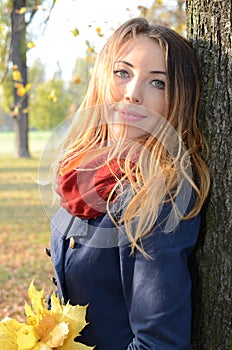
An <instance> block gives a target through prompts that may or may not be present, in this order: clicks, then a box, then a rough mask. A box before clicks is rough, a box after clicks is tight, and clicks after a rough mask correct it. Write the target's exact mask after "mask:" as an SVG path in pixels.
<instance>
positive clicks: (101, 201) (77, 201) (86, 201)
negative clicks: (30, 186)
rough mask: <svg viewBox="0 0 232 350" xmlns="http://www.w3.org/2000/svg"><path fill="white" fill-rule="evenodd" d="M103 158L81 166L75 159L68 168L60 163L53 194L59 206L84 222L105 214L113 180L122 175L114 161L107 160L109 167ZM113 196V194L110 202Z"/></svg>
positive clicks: (99, 157)
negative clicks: (57, 199)
mask: <svg viewBox="0 0 232 350" xmlns="http://www.w3.org/2000/svg"><path fill="white" fill-rule="evenodd" d="M106 159H107V155H106V154H104V155H101V156H97V157H96V158H95V159H94V160H91V161H90V162H88V163H87V164H84V165H81V166H79V164H78V163H79V161H78V159H77V160H76V161H75V160H74V161H72V162H70V164H69V165H68V166H67V165H65V162H64V164H63V167H61V171H60V172H59V174H58V177H57V188H56V192H57V194H58V195H59V196H60V204H61V206H62V207H63V208H65V209H66V210H67V211H68V212H70V213H71V214H73V215H75V216H78V217H80V218H85V219H90V218H95V217H97V216H100V215H102V214H104V213H106V207H107V199H108V197H109V194H110V192H111V191H112V190H113V188H114V186H115V184H116V181H117V179H116V177H118V178H121V177H122V176H123V175H124V173H123V172H122V170H121V168H120V167H119V164H118V160H117V159H113V160H110V161H109V165H108V164H105V162H106ZM101 164H102V166H101ZM114 174H115V175H116V177H115V175H114ZM116 196H117V195H116V193H114V194H113V196H112V201H113V200H114V199H115V198H116Z"/></svg>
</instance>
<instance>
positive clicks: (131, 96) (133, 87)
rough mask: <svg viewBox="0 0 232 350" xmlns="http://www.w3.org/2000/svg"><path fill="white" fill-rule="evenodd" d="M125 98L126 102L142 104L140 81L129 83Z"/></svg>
mask: <svg viewBox="0 0 232 350" xmlns="http://www.w3.org/2000/svg"><path fill="white" fill-rule="evenodd" d="M124 98H125V101H126V102H129V103H134V104H142V102H143V94H142V88H141V85H140V83H139V81H136V80H135V81H130V82H128V84H127V87H126V92H125V95H124Z"/></svg>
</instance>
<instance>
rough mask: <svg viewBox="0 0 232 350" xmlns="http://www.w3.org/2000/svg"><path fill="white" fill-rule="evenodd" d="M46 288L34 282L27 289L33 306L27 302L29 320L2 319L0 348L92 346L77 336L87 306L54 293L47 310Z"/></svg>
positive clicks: (25, 349) (28, 349)
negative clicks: (38, 288) (80, 341)
mask: <svg viewBox="0 0 232 350" xmlns="http://www.w3.org/2000/svg"><path fill="white" fill-rule="evenodd" d="M43 294H44V291H43V290H41V291H38V290H36V288H35V286H34V284H33V282H31V284H30V287H29V289H28V296H29V299H30V302H31V306H30V305H29V304H27V303H25V313H26V316H27V321H26V323H20V322H18V321H16V320H14V319H11V318H7V319H4V320H2V321H1V322H0V349H4V350H52V349H61V350H91V349H93V348H92V347H88V346H86V345H84V344H81V343H77V342H75V341H74V338H75V337H76V336H78V334H79V332H80V331H81V330H82V329H83V327H84V326H85V325H86V321H85V315H86V307H87V306H80V305H76V306H72V305H70V304H69V303H68V304H66V305H62V304H61V303H60V300H59V298H58V297H57V296H56V295H55V294H54V293H53V294H52V296H51V309H50V310H48V308H47V306H46V302H45V298H44V296H43Z"/></svg>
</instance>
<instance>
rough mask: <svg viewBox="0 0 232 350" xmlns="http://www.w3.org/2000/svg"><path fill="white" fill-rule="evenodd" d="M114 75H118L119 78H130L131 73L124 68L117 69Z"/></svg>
mask: <svg viewBox="0 0 232 350" xmlns="http://www.w3.org/2000/svg"><path fill="white" fill-rule="evenodd" d="M114 75H116V76H117V77H119V78H129V73H128V72H127V71H126V70H124V69H118V70H115V71H114Z"/></svg>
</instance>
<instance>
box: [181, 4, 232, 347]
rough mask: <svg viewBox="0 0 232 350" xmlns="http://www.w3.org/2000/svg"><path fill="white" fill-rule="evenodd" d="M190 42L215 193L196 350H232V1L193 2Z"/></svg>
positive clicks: (205, 227) (199, 279)
mask: <svg viewBox="0 0 232 350" xmlns="http://www.w3.org/2000/svg"><path fill="white" fill-rule="evenodd" d="M186 8H187V28H188V38H189V39H191V40H192V43H193V47H194V50H195V52H196V55H197V58H198V61H199V66H200V71H201V89H202V94H201V103H200V109H199V119H200V124H201V127H202V128H203V130H204V131H205V135H206V138H207V140H208V144H209V150H210V153H209V160H208V163H209V168H210V172H211V179H212V185H211V192H210V196H209V199H208V203H207V205H206V207H205V213H204V215H203V218H204V219H203V223H202V232H201V235H200V239H199V242H198V246H197V249H196V253H195V256H194V261H193V301H194V302H193V305H194V310H193V349H195V350H199V349H201V350H206V349H207V350H209V349H210V350H231V349H232V324H231V321H232V318H231V316H232V288H231V279H232V238H231V233H232V215H231V213H232V174H231V169H232V157H231V154H232V152H231V131H232V111H231V106H232V104H231V101H232V48H231V43H232V38H231V27H232V26H231V18H232V17H231V16H232V13H231V2H230V0H225V1H217V0H188V1H187V2H186Z"/></svg>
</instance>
